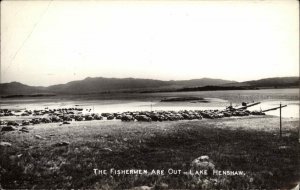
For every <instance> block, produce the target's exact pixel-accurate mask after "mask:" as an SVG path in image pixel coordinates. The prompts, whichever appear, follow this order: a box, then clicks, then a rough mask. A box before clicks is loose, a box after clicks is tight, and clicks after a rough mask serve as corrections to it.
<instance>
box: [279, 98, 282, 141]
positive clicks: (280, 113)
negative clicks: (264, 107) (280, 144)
mask: <svg viewBox="0 0 300 190" xmlns="http://www.w3.org/2000/svg"><path fill="white" fill-rule="evenodd" d="M279 117H280V138H281V136H282V132H281V102H280V105H279Z"/></svg>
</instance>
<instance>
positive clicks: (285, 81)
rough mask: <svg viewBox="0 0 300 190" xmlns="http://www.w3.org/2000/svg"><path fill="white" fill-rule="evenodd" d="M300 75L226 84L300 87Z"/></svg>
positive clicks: (259, 86) (258, 86)
mask: <svg viewBox="0 0 300 190" xmlns="http://www.w3.org/2000/svg"><path fill="white" fill-rule="evenodd" d="M299 85H300V80H299V77H274V78H265V79H260V80H251V81H245V82H237V83H227V84H224V86H251V87H257V88H288V87H299Z"/></svg>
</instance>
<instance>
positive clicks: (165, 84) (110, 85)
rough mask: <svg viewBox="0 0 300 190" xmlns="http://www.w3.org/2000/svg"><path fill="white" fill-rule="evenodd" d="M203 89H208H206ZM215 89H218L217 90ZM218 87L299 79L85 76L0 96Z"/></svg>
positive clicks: (6, 86)
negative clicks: (167, 79)
mask: <svg viewBox="0 0 300 190" xmlns="http://www.w3.org/2000/svg"><path fill="white" fill-rule="evenodd" d="M205 86H210V87H206V88H204V87H205ZM218 86H219V87H218ZM221 86H225V87H226V86H227V87H231V88H228V89H235V88H234V87H244V88H241V89H255V88H287V87H299V77H280V78H279V77H277V78H266V79H260V80H252V81H245V82H236V81H229V80H222V79H211V78H202V79H193V80H171V81H162V80H152V79H136V78H103V77H94V78H91V77H88V78H85V79H83V80H78V81H71V82H68V83H66V84H58V85H52V86H48V87H41V86H38V87H34V86H28V85H24V84H22V83H19V82H11V83H2V84H0V95H2V96H3V95H29V94H47V93H50V94H88V93H99V92H124V91H126V92H133V91H144V92H151V91H157V92H158V91H165V90H167V91H197V90H209V89H214V90H218V89H223V90H225V89H224V88H221Z"/></svg>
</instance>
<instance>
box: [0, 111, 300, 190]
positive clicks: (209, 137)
mask: <svg viewBox="0 0 300 190" xmlns="http://www.w3.org/2000/svg"><path fill="white" fill-rule="evenodd" d="M298 125H299V121H298V120H295V119H294V120H292V119H289V120H288V119H285V120H284V122H283V126H284V134H285V137H284V138H282V139H281V140H279V138H278V135H277V134H278V130H277V128H278V118H277V117H248V118H238V119H237V118H224V119H217V120H200V121H177V122H162V123H158V122H152V123H138V122H134V123H133V122H130V123H126V122H120V121H89V122H74V123H72V124H71V125H62V126H59V125H58V124H41V125H36V126H31V127H29V129H30V133H19V132H8V133H4V134H1V141H7V142H10V143H12V146H11V147H1V148H0V154H1V163H0V164H1V168H0V170H1V179H0V181H1V185H2V187H3V188H7V189H15V188H39V189H40V188H47V189H48V188H92V189H95V188H101V189H126V188H131V187H134V186H140V185H148V186H155V185H156V186H155V187H156V188H159V184H161V183H165V184H168V188H180V189H183V188H187V189H193V188H195V189H199V188H204V189H205V188H215V189H216V188H217V189H219V188H223V189H224V188H225V189H227V188H230V189H232V188H235V189H245V188H251V189H253V188H256V189H260V188H265V189H274V188H290V187H292V186H293V185H294V184H295V182H298V181H299V179H300V170H299V168H300V163H299V158H300V147H299V143H298V136H297V134H298V133H297V127H298ZM35 135H40V136H42V137H43V138H45V139H38V138H36V137H35ZM60 141H68V142H70V144H69V145H68V146H62V147H56V146H54V144H55V143H56V142H60ZM282 145H285V146H288V148H286V149H279V146H282ZM108 148H109V149H111V150H112V151H110V150H109V149H108ZM20 155H21V156H20ZM201 155H208V156H209V157H210V158H211V159H212V160H213V162H214V163H215V165H216V169H219V170H243V171H245V172H246V175H245V176H221V177H217V176H201V177H191V176H186V175H164V176H159V175H153V176H144V175H140V176H135V175H120V176H118V175H113V176H109V175H107V176H96V175H94V173H93V169H94V168H99V169H110V168H116V169H131V168H137V169H149V170H151V169H166V170H167V169H168V168H174V169H181V170H188V169H189V168H190V163H191V162H192V160H193V159H195V158H197V157H199V156H201ZM214 180H216V181H215V182H213V181H214Z"/></svg>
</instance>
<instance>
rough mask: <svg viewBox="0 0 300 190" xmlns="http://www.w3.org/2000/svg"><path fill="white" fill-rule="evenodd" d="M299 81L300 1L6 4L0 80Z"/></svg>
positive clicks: (45, 82)
mask: <svg viewBox="0 0 300 190" xmlns="http://www.w3.org/2000/svg"><path fill="white" fill-rule="evenodd" d="M282 76H299V4H298V1H296V0H295V1H293V0H273V1H222V0H219V1H80V0H77V1H1V78H0V79H1V80H0V82H1V83H6V82H12V81H18V82H21V83H23V84H27V85H33V86H49V85H53V84H60V83H67V82H69V81H73V80H82V79H84V78H86V77H109V78H111V77H115V78H126V77H133V78H148V79H160V80H188V79H197V78H203V77H209V78H219V79H227V80H236V81H246V80H255V79H261V78H267V77H282Z"/></svg>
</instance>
